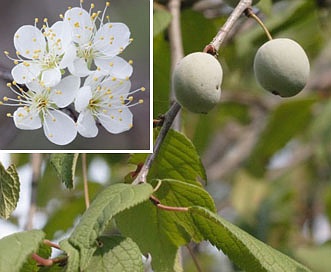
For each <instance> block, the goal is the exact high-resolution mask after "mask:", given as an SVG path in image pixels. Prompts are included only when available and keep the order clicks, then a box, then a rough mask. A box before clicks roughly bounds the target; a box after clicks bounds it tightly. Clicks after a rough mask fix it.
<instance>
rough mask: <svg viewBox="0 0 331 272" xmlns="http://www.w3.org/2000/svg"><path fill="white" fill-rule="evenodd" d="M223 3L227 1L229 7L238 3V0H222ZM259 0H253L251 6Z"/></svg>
mask: <svg viewBox="0 0 331 272" xmlns="http://www.w3.org/2000/svg"><path fill="white" fill-rule="evenodd" d="M224 2H225V3H227V4H228V5H229V6H230V7H235V6H237V5H238V3H239V0H224ZM258 2H260V0H253V1H252V6H253V5H255V4H257V3H258Z"/></svg>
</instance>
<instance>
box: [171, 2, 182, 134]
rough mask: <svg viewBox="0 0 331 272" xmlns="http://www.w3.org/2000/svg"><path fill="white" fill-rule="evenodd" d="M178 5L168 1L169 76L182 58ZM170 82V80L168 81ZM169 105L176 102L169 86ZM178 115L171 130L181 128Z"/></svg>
mask: <svg viewBox="0 0 331 272" xmlns="http://www.w3.org/2000/svg"><path fill="white" fill-rule="evenodd" d="M180 5H181V0H169V3H168V9H169V12H170V14H171V16H172V20H171V22H170V25H169V31H168V32H169V43H170V50H171V51H170V52H171V71H170V75H171V76H172V73H173V71H174V68H175V66H176V64H177V63H178V62H179V61H180V60H181V59H182V58H183V57H184V49H183V41H182V31H181V25H180ZM170 80H171V79H170ZM170 101H171V103H172V102H174V101H176V98H175V92H174V88H173V87H172V86H171V92H170ZM180 121H181V118H180V114H178V115H177V117H176V118H175V120H174V122H173V125H172V127H173V129H175V130H180V127H181V124H180V123H181V122H180Z"/></svg>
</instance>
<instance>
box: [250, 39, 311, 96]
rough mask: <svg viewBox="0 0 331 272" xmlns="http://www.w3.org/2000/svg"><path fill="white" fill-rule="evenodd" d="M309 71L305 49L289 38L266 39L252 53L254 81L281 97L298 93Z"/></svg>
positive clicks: (304, 83) (303, 85)
mask: <svg viewBox="0 0 331 272" xmlns="http://www.w3.org/2000/svg"><path fill="white" fill-rule="evenodd" d="M309 71H310V67H309V60H308V57H307V55H306V53H305V51H304V50H303V49H302V47H301V46H300V45H299V44H298V43H296V42H295V41H293V40H290V39H273V40H270V41H268V42H266V43H265V44H263V45H262V46H261V47H260V48H259V49H258V51H257V53H256V55H255V59H254V73H255V77H256V79H257V81H258V82H259V83H260V84H261V86H262V87H263V88H264V89H266V90H267V91H269V92H271V93H273V94H276V95H280V96H282V97H290V96H294V95H296V94H297V93H299V92H300V91H301V90H302V89H303V88H304V87H305V85H306V83H307V81H308V77H309Z"/></svg>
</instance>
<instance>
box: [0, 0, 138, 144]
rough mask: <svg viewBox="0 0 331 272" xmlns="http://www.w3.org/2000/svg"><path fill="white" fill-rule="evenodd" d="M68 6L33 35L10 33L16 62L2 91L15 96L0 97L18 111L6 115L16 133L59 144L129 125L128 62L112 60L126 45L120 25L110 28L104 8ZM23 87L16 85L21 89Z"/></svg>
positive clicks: (23, 30) (31, 29)
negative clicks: (37, 132)
mask: <svg viewBox="0 0 331 272" xmlns="http://www.w3.org/2000/svg"><path fill="white" fill-rule="evenodd" d="M82 2H83V1H81V5H80V7H74V8H69V9H68V10H67V11H66V12H65V14H64V15H60V18H61V20H60V21H58V22H56V23H54V24H53V25H51V26H49V24H48V20H47V19H44V20H43V26H42V28H41V29H39V28H38V27H37V24H38V22H39V20H38V19H35V23H34V25H24V26H22V27H20V28H19V29H18V30H17V31H16V33H15V34H14V46H15V49H16V58H11V57H9V53H8V52H7V51H5V54H6V55H7V56H8V58H10V59H12V60H13V61H14V64H15V66H14V68H13V69H12V71H11V74H12V76H13V79H14V81H13V82H12V83H8V84H7V86H8V87H9V88H10V89H11V90H12V91H13V92H14V93H15V94H16V95H17V97H16V98H8V97H4V98H3V102H2V101H0V105H10V106H18V108H17V109H16V111H15V112H14V113H13V114H10V113H8V114H7V116H9V117H12V118H13V120H14V123H15V125H16V127H17V128H20V129H28V130H32V129H38V128H41V127H43V129H44V133H45V136H46V137H47V138H48V139H49V140H50V141H51V142H53V143H55V144H58V145H66V144H68V143H70V142H72V141H73V140H74V139H75V138H76V136H77V133H79V134H80V135H82V136H84V137H95V136H96V135H97V134H98V125H101V126H103V127H104V128H105V129H106V130H107V131H109V132H110V133H121V132H124V131H126V130H129V129H130V128H131V127H132V119H133V116H132V113H131V111H130V109H129V107H131V106H134V105H136V104H140V103H142V102H143V101H142V100H139V101H136V102H133V100H134V98H133V96H132V94H133V93H135V92H137V91H144V88H143V87H142V88H140V89H138V90H136V91H134V92H130V89H131V83H130V76H131V74H132V71H133V69H132V61H128V62H127V61H126V60H124V59H123V58H121V57H119V56H118V55H119V54H120V53H122V52H123V50H124V49H125V48H126V47H127V46H128V45H129V44H130V43H131V42H132V39H131V38H130V30H129V28H128V27H127V26H126V25H125V24H123V23H112V22H110V20H109V16H106V10H107V8H108V7H109V2H106V7H105V9H104V11H97V12H94V4H91V7H90V9H89V11H86V10H85V9H84V8H83V7H82ZM105 21H106V22H105ZM22 86H23V87H22Z"/></svg>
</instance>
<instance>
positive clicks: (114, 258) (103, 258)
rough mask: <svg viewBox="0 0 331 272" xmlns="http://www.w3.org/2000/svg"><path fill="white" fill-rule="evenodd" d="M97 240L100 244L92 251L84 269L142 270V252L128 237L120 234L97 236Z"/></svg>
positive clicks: (126, 271)
mask: <svg viewBox="0 0 331 272" xmlns="http://www.w3.org/2000/svg"><path fill="white" fill-rule="evenodd" d="M98 242H99V245H100V246H99V247H98V248H97V250H96V251H95V252H94V254H93V256H92V258H91V261H90V263H89V265H88V266H87V268H86V271H98V272H108V271H112V272H131V271H136V272H139V271H141V272H142V271H144V269H143V264H142V257H141V256H142V254H141V252H140V250H139V248H138V246H137V245H136V244H135V243H134V242H133V241H132V240H131V239H130V238H125V237H121V236H111V237H99V238H98Z"/></svg>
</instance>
